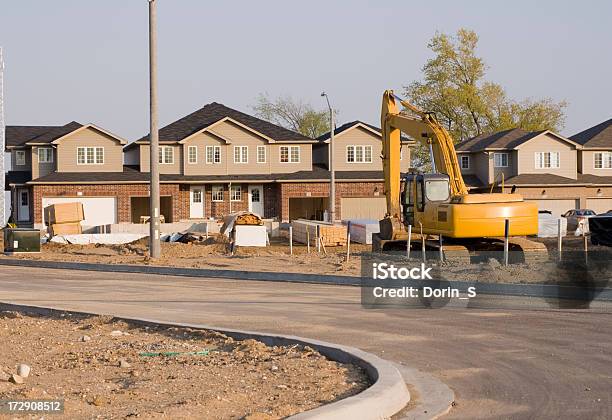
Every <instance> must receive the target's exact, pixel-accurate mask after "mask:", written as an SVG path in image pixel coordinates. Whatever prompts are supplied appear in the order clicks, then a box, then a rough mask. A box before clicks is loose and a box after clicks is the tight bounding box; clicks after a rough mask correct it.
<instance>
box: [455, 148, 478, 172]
mask: <svg viewBox="0 0 612 420" xmlns="http://www.w3.org/2000/svg"><path fill="white" fill-rule="evenodd" d="M462 156H467V157H468V159H469V160H470V167H469V168H467V169H466V168H463V167H462V166H461V157H462ZM457 160H458V161H459V168H461V174H462V175H475V172H474V156H473V154H472V153H457Z"/></svg>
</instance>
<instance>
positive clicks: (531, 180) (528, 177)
mask: <svg viewBox="0 0 612 420" xmlns="http://www.w3.org/2000/svg"><path fill="white" fill-rule="evenodd" d="M505 184H506V185H612V176H597V175H590V174H586V175H585V174H578V178H577V179H572V178H566V177H564V176H559V175H553V174H520V175H517V176H513V177H512V178H509V179H507V180H506V181H505Z"/></svg>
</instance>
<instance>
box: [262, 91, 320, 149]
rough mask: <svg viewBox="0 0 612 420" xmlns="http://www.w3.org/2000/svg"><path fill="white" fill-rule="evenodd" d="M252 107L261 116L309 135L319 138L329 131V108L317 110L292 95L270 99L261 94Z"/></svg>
mask: <svg viewBox="0 0 612 420" xmlns="http://www.w3.org/2000/svg"><path fill="white" fill-rule="evenodd" d="M251 108H252V109H253V111H254V112H255V115H257V116H258V117H259V118H262V119H264V120H267V121H270V122H273V123H274V124H277V125H280V126H281V127H285V128H287V129H289V130H293V131H296V132H298V133H301V134H303V135H305V136H308V137H312V138H317V137H319V136H320V135H321V134H324V133H326V132H328V131H329V112H328V111H327V110H317V109H315V108H313V107H312V105H310V104H308V103H304V102H302V101H299V100H297V101H296V100H294V99H293V98H291V97H290V96H283V97H278V98H276V99H270V98H269V97H268V95H264V94H260V95H259V97H258V98H257V103H256V104H255V105H254V106H252V107H251Z"/></svg>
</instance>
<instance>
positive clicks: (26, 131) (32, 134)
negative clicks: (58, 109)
mask: <svg viewBox="0 0 612 420" xmlns="http://www.w3.org/2000/svg"><path fill="white" fill-rule="evenodd" d="M82 126H83V125H82V124H80V123H78V122H76V121H72V122H69V123H68V124H66V125H63V126H56V125H46V126H43V125H7V126H6V131H5V138H6V146H7V147H10V146H13V147H15V146H24V145H25V144H26V143H51V142H52V141H53V140H55V139H58V138H60V137H62V136H65V135H66V134H68V133H71V132H73V131H74V130H76V129H78V128H81V127H82Z"/></svg>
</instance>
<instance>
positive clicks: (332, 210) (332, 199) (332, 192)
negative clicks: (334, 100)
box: [321, 92, 336, 223]
mask: <svg viewBox="0 0 612 420" xmlns="http://www.w3.org/2000/svg"><path fill="white" fill-rule="evenodd" d="M321 96H324V97H325V100H326V101H327V108H328V109H329V128H330V129H329V149H328V150H329V157H328V160H329V175H330V180H329V220H330V221H331V222H332V223H333V222H335V221H336V170H335V169H334V130H335V125H336V124H335V122H334V111H333V109H332V107H331V104H330V103H329V96H327V93H325V92H322V93H321Z"/></svg>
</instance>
